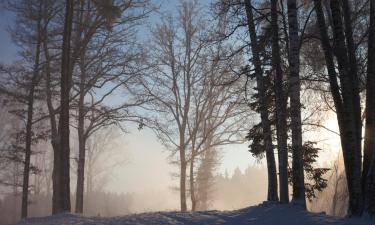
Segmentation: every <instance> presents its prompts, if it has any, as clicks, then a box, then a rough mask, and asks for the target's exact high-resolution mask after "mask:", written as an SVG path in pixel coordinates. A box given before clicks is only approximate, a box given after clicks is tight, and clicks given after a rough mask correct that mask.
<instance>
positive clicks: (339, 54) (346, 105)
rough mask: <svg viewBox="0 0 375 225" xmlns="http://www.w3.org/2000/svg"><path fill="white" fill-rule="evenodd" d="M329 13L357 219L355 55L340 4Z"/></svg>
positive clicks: (358, 148) (359, 202)
mask: <svg viewBox="0 0 375 225" xmlns="http://www.w3.org/2000/svg"><path fill="white" fill-rule="evenodd" d="M344 11H346V12H345V13H344V16H345V17H346V19H345V20H346V21H350V18H348V15H347V14H348V12H347V11H348V9H345V10H344ZM331 13H332V23H333V36H334V52H335V55H336V58H337V63H338V70H339V73H340V84H341V92H342V99H343V114H344V117H343V121H342V124H343V125H344V126H345V127H346V129H344V130H343V131H344V133H343V134H342V135H341V139H342V141H341V142H342V144H344V145H345V146H346V147H345V148H343V156H344V164H345V172H346V178H347V185H348V191H349V209H348V214H349V215H350V216H360V215H361V213H362V209H363V199H362V185H361V164H362V163H361V113H360V111H361V107H360V98H359V90H358V76H357V74H356V60H355V52H351V51H354V50H353V49H352V48H353V46H351V45H352V44H351V43H350V42H351V39H352V37H348V36H351V28H348V26H350V22H348V23H346V24H345V26H346V36H347V37H346V40H347V43H348V46H347V45H346V43H345V34H344V28H343V24H342V13H341V7H340V1H338V0H332V1H331Z"/></svg>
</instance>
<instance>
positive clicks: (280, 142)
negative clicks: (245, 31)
mask: <svg viewBox="0 0 375 225" xmlns="http://www.w3.org/2000/svg"><path fill="white" fill-rule="evenodd" d="M277 15H278V12H277V0H272V1H271V27H272V67H273V70H274V73H275V102H276V110H275V114H276V134H277V147H278V152H279V154H278V155H279V182H280V186H279V191H280V202H281V203H288V202H289V188H288V149H287V138H288V134H287V132H288V130H287V129H286V127H287V113H286V105H287V95H286V94H285V91H284V85H283V71H282V69H281V58H280V46H279V26H278V22H277V21H278V16H277Z"/></svg>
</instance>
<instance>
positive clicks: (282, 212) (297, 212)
mask: <svg viewBox="0 0 375 225" xmlns="http://www.w3.org/2000/svg"><path fill="white" fill-rule="evenodd" d="M21 224H22V225H24V224H30V225H55V224H56V225H57V224H59V225H61V224H77V225H78V224H79V225H133V224H134V225H135V224H137V225H141V224H154V225H176V224H185V225H194V224H210V225H214V224H235V225H240V224H250V225H323V224H328V225H375V220H365V219H347V218H334V217H329V216H326V215H325V214H322V213H321V214H313V213H308V212H305V211H303V210H302V209H300V208H298V207H297V206H294V205H291V204H290V205H280V204H276V203H263V204H261V205H259V206H252V207H249V208H245V209H241V210H235V211H226V212H221V211H205V212H196V213H181V212H154V213H142V214H135V215H129V216H123V217H111V218H103V217H83V216H78V215H74V214H60V215H55V216H50V217H43V218H31V219H28V220H25V221H22V222H20V223H18V225H21Z"/></svg>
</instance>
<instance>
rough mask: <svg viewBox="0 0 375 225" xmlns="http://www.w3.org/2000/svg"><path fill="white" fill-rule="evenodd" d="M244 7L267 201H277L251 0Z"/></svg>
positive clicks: (267, 117) (266, 110)
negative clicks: (251, 57) (264, 152)
mask: <svg viewBox="0 0 375 225" xmlns="http://www.w3.org/2000/svg"><path fill="white" fill-rule="evenodd" d="M245 9H246V16H247V23H248V29H249V34H250V41H251V50H252V56H253V64H254V67H255V74H256V81H257V89H258V94H259V104H260V115H261V124H262V130H263V141H264V145H265V150H266V160H267V171H268V194H267V200H268V201H278V200H279V198H278V194H277V173H276V162H275V154H274V151H273V144H272V132H271V123H270V121H269V115H268V108H269V107H268V103H267V96H266V89H265V86H264V81H263V70H262V63H261V61H260V56H259V47H258V40H257V35H256V30H255V24H254V16H253V11H252V7H251V1H250V0H245Z"/></svg>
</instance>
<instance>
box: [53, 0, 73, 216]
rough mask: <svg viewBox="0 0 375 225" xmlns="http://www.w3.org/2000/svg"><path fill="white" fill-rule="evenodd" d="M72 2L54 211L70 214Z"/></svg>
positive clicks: (65, 48)
mask: <svg viewBox="0 0 375 225" xmlns="http://www.w3.org/2000/svg"><path fill="white" fill-rule="evenodd" d="M72 20H73V0H67V1H66V12H65V22H64V33H63V45H62V61H61V90H60V91H61V95H60V102H61V105H60V118H59V145H60V147H59V154H58V155H59V157H58V158H56V157H55V159H58V160H60V171H59V172H60V174H59V179H60V185H61V187H60V193H57V194H58V195H59V196H60V201H59V202H58V203H57V207H56V211H55V212H53V213H59V212H70V157H69V156H70V146H69V108H70V107H69V98H70V87H71V79H72V65H71V60H70V39H71V33H72Z"/></svg>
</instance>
